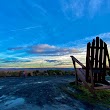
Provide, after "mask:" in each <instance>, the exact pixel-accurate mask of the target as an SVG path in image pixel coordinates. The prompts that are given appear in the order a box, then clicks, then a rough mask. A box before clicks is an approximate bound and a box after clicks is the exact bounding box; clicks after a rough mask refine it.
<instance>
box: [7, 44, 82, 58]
mask: <svg viewBox="0 0 110 110" xmlns="http://www.w3.org/2000/svg"><path fill="white" fill-rule="evenodd" d="M22 49H25V51H26V52H27V53H29V54H36V55H41V56H62V55H67V54H71V53H81V51H80V50H78V49H75V48H63V47H57V46H54V45H49V44H39V45H34V46H28V47H15V48H9V49H8V50H12V51H17V50H22Z"/></svg>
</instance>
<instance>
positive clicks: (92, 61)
mask: <svg viewBox="0 0 110 110" xmlns="http://www.w3.org/2000/svg"><path fill="white" fill-rule="evenodd" d="M94 47H95V40H94V39H93V42H92V46H91V67H92V68H93V66H94Z"/></svg>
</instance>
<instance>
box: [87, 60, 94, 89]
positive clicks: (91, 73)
mask: <svg viewBox="0 0 110 110" xmlns="http://www.w3.org/2000/svg"><path fill="white" fill-rule="evenodd" d="M88 65H89V67H90V71H89V73H90V78H91V84H92V86H91V87H92V88H94V81H93V71H92V67H91V64H90V59H89V58H88Z"/></svg>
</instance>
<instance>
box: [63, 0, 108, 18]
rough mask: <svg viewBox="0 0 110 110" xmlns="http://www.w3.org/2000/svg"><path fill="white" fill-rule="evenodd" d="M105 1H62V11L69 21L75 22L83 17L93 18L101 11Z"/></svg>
mask: <svg viewBox="0 0 110 110" xmlns="http://www.w3.org/2000/svg"><path fill="white" fill-rule="evenodd" d="M104 2H107V1H104V0H88V1H87V0H83V1H82V0H61V9H62V12H63V14H64V16H65V17H66V18H67V19H68V20H72V19H73V20H74V19H76V18H81V17H83V16H88V17H90V18H93V17H94V16H95V15H96V14H97V13H98V11H101V6H102V4H103V3H104Z"/></svg>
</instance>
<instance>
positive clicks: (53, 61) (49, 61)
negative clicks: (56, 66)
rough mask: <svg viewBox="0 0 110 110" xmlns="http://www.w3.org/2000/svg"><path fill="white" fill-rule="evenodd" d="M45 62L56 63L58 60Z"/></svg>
mask: <svg viewBox="0 0 110 110" xmlns="http://www.w3.org/2000/svg"><path fill="white" fill-rule="evenodd" d="M45 61H46V62H48V63H57V62H59V61H58V60H45Z"/></svg>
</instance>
